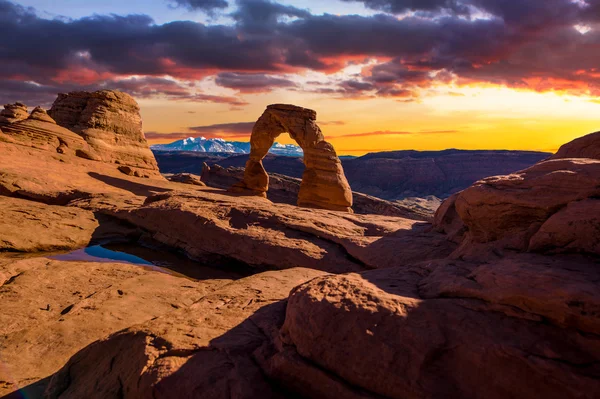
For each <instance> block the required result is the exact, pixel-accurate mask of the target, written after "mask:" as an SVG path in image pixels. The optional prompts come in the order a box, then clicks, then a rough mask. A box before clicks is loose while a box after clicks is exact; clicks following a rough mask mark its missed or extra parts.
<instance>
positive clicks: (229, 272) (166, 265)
mask: <svg viewBox="0 0 600 399" xmlns="http://www.w3.org/2000/svg"><path fill="white" fill-rule="evenodd" d="M48 258H50V259H54V260H61V261H72V262H106V263H126V264H131V265H137V266H140V267H143V268H144V269H148V270H154V271H157V272H161V273H166V274H171V275H175V276H180V277H187V278H191V279H194V280H207V279H234V280H235V279H239V278H242V277H246V276H249V275H250V274H253V271H252V270H250V269H248V268H240V267H239V265H232V264H229V262H225V263H220V264H216V265H214V267H209V266H206V265H204V264H202V263H198V262H194V261H192V260H190V259H188V258H185V257H182V256H180V255H176V254H173V253H170V252H164V251H159V250H155V249H151V248H146V247H143V246H140V245H133V244H106V245H93V246H90V247H87V248H82V249H78V250H75V251H71V252H68V253H63V254H57V255H51V256H48Z"/></svg>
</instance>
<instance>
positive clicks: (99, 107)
mask: <svg viewBox="0 0 600 399" xmlns="http://www.w3.org/2000/svg"><path fill="white" fill-rule="evenodd" d="M48 113H49V115H50V116H51V117H52V118H54V120H55V121H56V123H58V124H59V125H60V126H63V127H65V128H67V129H69V130H72V131H74V132H76V133H78V134H80V135H81V136H82V137H83V138H84V139H85V141H87V142H88V143H89V144H90V146H91V147H92V148H93V149H94V150H95V152H96V153H97V154H98V155H99V157H100V159H101V160H103V161H105V162H114V163H117V164H120V165H125V166H129V167H134V168H140V169H146V170H148V171H150V172H153V173H155V174H157V173H158V167H157V165H156V160H155V159H154V155H152V152H151V151H150V149H149V148H148V143H147V142H146V139H145V137H144V133H143V131H142V119H141V116H140V108H139V106H138V104H137V103H136V101H135V100H134V99H133V98H132V97H131V96H129V95H128V94H125V93H122V92H119V91H114V90H101V91H96V92H93V93H90V92H72V93H69V94H59V96H58V98H57V99H56V101H54V104H52V108H51V109H50V111H49V112H48Z"/></svg>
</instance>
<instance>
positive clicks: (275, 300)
mask: <svg viewBox="0 0 600 399" xmlns="http://www.w3.org/2000/svg"><path fill="white" fill-rule="evenodd" d="M319 275H322V273H319V272H316V271H314V270H307V269H290V270H285V271H279V272H267V273H263V274H260V275H256V276H252V277H248V278H245V279H242V280H238V281H236V282H233V283H230V284H227V285H225V286H222V287H221V288H219V289H218V290H216V291H215V292H214V293H212V294H209V295H205V296H204V297H202V298H201V299H200V300H198V301H197V302H195V303H194V304H193V305H191V306H189V307H185V308H183V309H180V310H176V311H173V312H171V313H169V314H168V315H165V317H160V318H158V319H155V320H152V321H148V322H146V323H143V324H141V325H138V326H135V327H132V328H129V329H127V330H124V331H121V332H119V333H117V334H115V335H112V336H110V337H108V338H106V339H104V340H101V341H99V342H96V343H94V344H93V345H90V346H89V347H87V348H86V349H84V350H83V351H81V352H80V353H78V354H77V355H76V356H74V357H73V358H72V359H71V361H70V362H69V363H68V364H67V365H65V367H64V368H63V369H62V370H61V371H60V372H58V373H57V374H56V375H55V376H53V378H52V381H51V383H50V385H49V387H48V389H47V391H46V394H47V396H46V397H47V398H59V397H60V398H62V399H68V398H81V397H103V398H116V397H132V398H150V397H154V398H183V397H188V398H192V397H198V398H200V397H201V398H236V399H243V398H247V399H252V398H267V399H268V398H289V397H293V396H290V394H289V393H286V392H282V391H281V390H280V389H278V388H277V387H276V385H274V384H272V383H271V382H270V381H268V380H267V379H266V378H265V376H264V374H263V373H262V371H261V369H260V368H259V367H258V365H257V364H256V363H255V362H254V360H253V356H252V353H253V351H254V350H256V349H258V348H260V347H262V346H264V345H268V343H269V341H270V335H272V334H274V333H275V331H274V330H272V326H274V325H277V324H278V323H281V321H282V320H283V317H284V312H285V307H284V306H283V303H281V302H280V301H281V300H282V299H284V298H286V297H287V295H288V293H289V291H290V289H292V288H293V287H294V286H296V285H298V284H301V283H303V282H305V281H307V280H310V279H311V278H314V277H317V276H319ZM100 381H102V383H100V384H98V382H100Z"/></svg>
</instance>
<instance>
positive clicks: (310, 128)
mask: <svg viewBox="0 0 600 399" xmlns="http://www.w3.org/2000/svg"><path fill="white" fill-rule="evenodd" d="M316 119H317V113H316V112H315V111H313V110H310V109H306V108H301V107H297V106H294V105H287V104H274V105H269V106H268V107H267V110H266V111H265V112H264V113H263V115H262V116H261V117H260V118H259V119H258V121H257V122H256V124H255V125H254V129H253V130H252V137H251V138H250V144H251V150H250V159H249V160H248V162H247V163H246V171H245V173H244V180H242V181H241V182H239V183H237V184H235V185H234V186H233V187H232V188H231V191H233V192H238V193H246V194H249V195H257V196H263V197H266V193H267V191H268V189H269V176H268V175H267V172H266V171H265V168H264V166H263V164H262V160H263V159H264V157H265V156H266V155H267V153H268V152H269V149H270V148H271V146H272V145H273V143H274V142H275V139H276V138H277V137H278V136H279V135H280V134H281V133H284V132H288V133H289V134H290V136H291V137H292V138H293V139H294V140H295V141H296V142H297V143H298V145H299V146H300V147H301V148H302V150H303V151H304V164H305V166H306V169H305V171H304V174H303V176H302V184H301V186H300V192H299V194H298V205H299V206H304V207H309V208H321V209H330V210H336V211H346V212H351V211H352V208H351V207H352V191H351V189H350V185H349V184H348V180H346V176H345V175H344V170H343V168H342V163H341V162H340V160H339V158H338V156H337V154H336V152H335V149H334V148H333V146H332V145H331V144H330V143H328V142H327V141H325V138H324V136H323V133H322V132H321V129H320V128H319V126H318V125H317V123H316Z"/></svg>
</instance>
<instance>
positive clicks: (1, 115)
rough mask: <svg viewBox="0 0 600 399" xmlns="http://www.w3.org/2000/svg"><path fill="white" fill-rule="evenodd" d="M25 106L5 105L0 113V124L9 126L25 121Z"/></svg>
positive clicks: (16, 104) (27, 115) (19, 103)
mask: <svg viewBox="0 0 600 399" xmlns="http://www.w3.org/2000/svg"><path fill="white" fill-rule="evenodd" d="M28 117H29V114H28V113H27V106H26V105H25V104H23V103H21V102H16V103H14V104H5V105H4V109H3V110H2V111H0V124H9V123H15V122H18V121H21V120H23V119H27V118H28Z"/></svg>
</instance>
